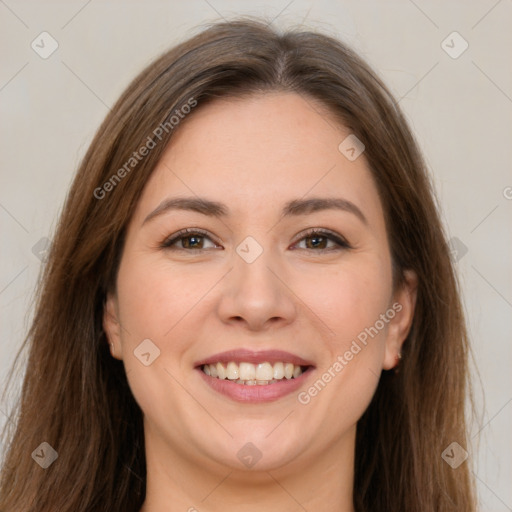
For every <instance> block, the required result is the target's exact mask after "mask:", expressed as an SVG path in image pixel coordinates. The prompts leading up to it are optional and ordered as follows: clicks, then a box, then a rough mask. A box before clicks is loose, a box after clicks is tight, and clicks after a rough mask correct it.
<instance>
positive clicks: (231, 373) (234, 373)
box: [205, 362, 240, 380]
mask: <svg viewBox="0 0 512 512" xmlns="http://www.w3.org/2000/svg"><path fill="white" fill-rule="evenodd" d="M207 366H208V365H205V368H206V367H207ZM226 376H227V378H228V379H229V380H236V379H238V378H239V377H240V372H239V371H238V365H237V364H236V363H233V362H230V363H228V365H227V366H226Z"/></svg>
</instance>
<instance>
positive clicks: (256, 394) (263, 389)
mask: <svg viewBox="0 0 512 512" xmlns="http://www.w3.org/2000/svg"><path fill="white" fill-rule="evenodd" d="M197 370H198V371H199V373H200V374H201V377H202V378H203V380H204V381H205V382H206V384H208V385H209V386H210V387H211V388H212V389H213V390H215V391H217V392H218V393H221V394H222V395H224V396H227V397H229V398H231V399H232V400H235V401H237V402H244V403H260V402H273V401H275V400H279V399H280V398H282V397H284V396H286V395H289V394H290V393H293V392H294V391H296V390H297V389H299V388H300V387H301V386H302V385H303V384H304V382H305V381H306V379H307V378H309V376H310V374H311V373H312V370H313V367H309V368H308V369H307V370H306V371H305V372H304V373H302V374H301V375H300V376H299V377H297V378H294V379H282V380H279V381H278V382H274V383H273V384H263V385H260V384H255V385H254V386H247V385H246V384H237V383H236V382H233V381H230V380H228V379H222V380H221V379H217V378H216V377H210V376H209V375H206V373H204V372H203V370H202V369H201V368H197Z"/></svg>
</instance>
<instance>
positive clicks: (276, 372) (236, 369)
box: [203, 361, 302, 386]
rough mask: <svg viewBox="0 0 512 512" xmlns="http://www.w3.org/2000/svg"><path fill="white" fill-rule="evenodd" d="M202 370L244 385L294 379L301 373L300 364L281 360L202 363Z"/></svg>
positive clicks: (210, 374)
mask: <svg viewBox="0 0 512 512" xmlns="http://www.w3.org/2000/svg"><path fill="white" fill-rule="evenodd" d="M203 371H204V373H206V375H209V376H211V377H215V378H218V379H221V380H223V379H229V380H231V381H233V382H235V383H236V384H245V385H246V386H256V385H258V386H265V385H267V384H274V383H275V382H278V381H279V380H283V379H288V380H289V379H296V378H297V377H299V376H300V375H301V374H302V368H301V367H300V366H296V365H294V364H293V363H283V362H277V363H274V364H273V365H272V364H270V363H269V362H264V363H259V364H256V365H254V364H252V363H245V362H241V363H236V362H234V361H230V362H228V363H227V364H224V363H221V362H219V363H216V364H205V365H203Z"/></svg>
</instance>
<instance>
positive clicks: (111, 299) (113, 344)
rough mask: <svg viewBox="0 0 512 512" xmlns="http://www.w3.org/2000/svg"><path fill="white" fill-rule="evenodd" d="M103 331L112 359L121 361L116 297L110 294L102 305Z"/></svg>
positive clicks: (119, 325) (119, 326) (119, 327)
mask: <svg viewBox="0 0 512 512" xmlns="http://www.w3.org/2000/svg"><path fill="white" fill-rule="evenodd" d="M103 330H104V331H105V334H106V335H107V340H108V342H109V344H110V353H111V354H112V357H115V358H116V359H121V360H122V357H121V354H122V345H121V324H120V322H119V309H118V304H117V297H116V295H115V294H114V293H110V292H109V293H108V294H107V298H106V300H105V303H104V304H103Z"/></svg>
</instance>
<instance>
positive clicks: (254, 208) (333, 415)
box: [104, 93, 417, 512]
mask: <svg viewBox="0 0 512 512" xmlns="http://www.w3.org/2000/svg"><path fill="white" fill-rule="evenodd" d="M348 134H349V132H348V131H347V130H346V129H345V128H344V127H342V126H340V125H339V124H337V123H336V122H335V121H334V119H333V118H332V117H331V116H330V115H329V113H328V112H326V111H325V110H324V109H323V108H322V106H321V105H320V104H319V103H317V102H316V101H314V100H313V99H311V98H304V97H301V96H299V95H297V94H294V93H266V94H263V95H262V94H260V95H255V96H251V97H249V98H245V99H228V100H216V101H215V102H213V103H211V104H209V105H205V106H202V107H201V105H199V106H198V109H197V110H196V111H194V113H193V115H190V116H189V117H188V118H187V119H186V121H184V122H182V124H181V125H180V126H179V129H178V130H177V131H176V133H175V135H174V138H173V140H172V141H171V143H170V145H169V146H168V147H167V148H166V151H165V153H164V155H163V157H162V159H161V161H160V163H159V164H158V166H157V167H156V169H155V171H154V172H153V174H152V176H151V178H150V179H149V181H148V183H147V185H146V187H145V189H144V191H143V194H142V197H141V199H140V201H139V203H138V205H137V208H136V210H135V212H134V215H133V218H132V219H131V222H130V224H129V227H128V231H127V238H126V245H125V247H124V251H123V255H122V258H121V263H120V268H119V274H118V279H117V285H116V290H115V293H113V294H110V295H109V296H108V297H107V302H106V307H105V314H104V327H105V330H106V332H107V335H108V338H109V342H110V343H111V347H112V354H113V356H114V357H116V358H118V359H122V360H123V361H124V365H125V368H126V372H127V376H128V380H129V384H130V387H131V390H132V392H133V394H134V397H135V399H136V400H137V402H138V404H139V405H140V407H141V409H142V411H143V413H144V430H145V447H146V458H147V469H148V476H147V496H146V501H145V503H144V506H143V508H142V511H143V512H163V511H169V510H172V511H187V510H188V511H193V510H198V511H201V512H203V511H205V512H207V511H221V510H222V511H225V510H239V511H244V512H250V511H256V510H258V511H260V510H266V511H269V512H273V511H282V510H288V511H303V510H309V511H312V510H324V511H326V512H329V511H333V512H334V511H337V512H339V511H340V510H343V511H347V512H351V511H353V510H354V508H353V504H352V486H353V473H354V446H355V432H356V423H357V421H358V419H359V418H360V417H361V415H362V414H363V412H364V411H365V409H366V408H367V407H368V405H369V403H370V400H371V398H372V396H373V394H374V392H375V389H376V386H377V383H378V378H379V375H380V373H381V371H382V370H389V369H391V368H393V367H394V366H395V365H396V363H397V354H398V353H399V351H400V347H401V344H402V343H403V341H404V339H405V338H406V336H407V333H408V332H409V329H410V326H411V323H412V317H413V313H414V304H415V300H416V286H417V280H416V277H415V275H414V274H413V273H412V272H410V271H408V272H407V273H406V282H405V284H404V286H402V287H401V288H399V289H397V290H393V287H392V274H391V257H390V248H389V244H388V239H387V232H386V226H385V221H384V214H383V210H382V205H381V203H380V200H379V197H378V194H377V189H376V186H375V183H374V181H373V178H372V177H371V174H370V171H369V169H368V166H367V163H366V161H365V158H364V153H363V155H362V156H360V157H359V158H357V159H356V160H355V161H353V162H351V161H349V160H348V159H347V158H346V157H345V156H344V155H343V154H342V153H341V152H340V151H339V150H338V146H339V144H340V142H341V141H342V140H343V139H344V138H345V137H346V136H347V135H348ZM127 179H129V178H127ZM183 196H199V197H205V198H207V199H210V200H214V201H219V202H222V203H225V204H226V206H227V207H228V208H229V210H230V212H231V215H230V216H227V217H226V218H222V219H219V218H215V217H211V216H207V215H203V214H201V213H198V212H193V211H184V210H181V211H180V210H172V211H167V212H165V213H162V214H161V215H157V216H155V217H154V218H152V219H151V220H149V221H147V222H145V223H144V219H145V218H146V217H147V216H148V215H149V214H150V213H151V212H152V211H153V210H155V208H157V207H158V206H159V205H160V204H161V202H162V201H163V200H165V199H167V198H170V197H183ZM311 197H341V198H344V199H346V200H349V201H351V202H353V203H354V204H355V205H357V206H358V207H359V208H360V210H361V211H362V212H363V214H364V216H365V217H366V219H367V225H365V224H364V223H363V222H362V221H361V220H360V219H359V218H358V217H357V216H356V215H354V214H353V213H351V212H348V211H341V210H335V209H329V210H323V211H316V212H312V213H308V214H305V215H300V216H290V217H280V212H281V208H282V206H283V205H284V203H285V202H287V201H290V200H292V199H304V198H311ZM183 228H202V229H203V230H206V231H208V233H210V234H211V236H208V237H205V238H199V239H198V240H195V241H194V240H191V239H190V238H188V239H186V240H183V241H182V242H180V241H178V242H176V243H175V245H174V248H175V249H174V250H172V249H162V248H161V247H160V244H161V243H162V242H163V241H164V240H165V239H166V238H168V237H169V236H170V235H172V234H174V233H176V232H177V231H179V230H180V229H183ZM307 228H325V229H329V230H332V231H333V232H335V233H337V234H338V235H340V236H342V237H344V238H345V239H346V240H347V241H348V243H349V244H350V245H351V248H349V249H347V248H338V249H336V250H330V251H329V250H328V249H329V248H331V247H335V248H336V247H337V244H336V243H335V242H333V241H328V240H325V239H323V238H321V239H320V240H316V241H317V245H315V244H314V243H313V244H312V242H314V241H315V236H314V235H313V236H309V238H304V235H303V234H302V233H303V232H304V231H305V230H306V229H307ZM247 236H251V237H253V238H254V239H255V240H256V241H257V242H258V243H259V245H260V246H261V247H262V249H263V252H262V254H261V255H260V256H259V257H258V258H257V259H256V260H255V261H254V262H252V263H247V262H246V261H245V260H244V259H242V258H241V257H240V256H239V254H238V253H237V252H236V248H237V246H238V245H239V244H240V243H241V242H242V241H243V240H244V239H245V238H246V237H247ZM318 236H322V235H318ZM187 242H189V243H190V242H192V246H193V247H199V249H193V250H192V249H187V248H183V247H185V246H186V243H187ZM318 242H320V244H319V245H320V247H319V248H318ZM184 244H185V245H184ZM323 244H327V245H323ZM188 247H190V245H189V246H188ZM201 247H202V249H201ZM292 247H294V248H295V249H292ZM322 248H327V250H324V251H322V250H321V249H322ZM180 249H181V250H180ZM187 251H188V252H187ZM394 303H399V304H400V305H401V306H402V308H401V311H400V312H399V313H397V314H396V315H395V316H394V318H393V319H391V320H389V321H388V322H387V323H385V326H384V328H382V329H381V330H380V331H379V332H378V334H377V335H376V336H374V337H373V338H369V342H368V344H367V345H366V346H364V348H363V349H362V350H361V351H360V352H358V353H357V354H356V355H354V357H353V359H352V360H351V361H349V362H348V363H347V365H346V366H345V367H344V368H343V370H342V371H340V372H338V373H336V376H335V377H334V378H332V380H331V381H330V382H329V383H328V384H327V385H326V386H325V387H324V388H323V389H322V390H321V392H319V393H318V394H317V395H316V396H314V397H313V398H311V401H310V402H309V403H307V404H301V403H299V401H298V400H297V392H294V393H291V394H290V395H288V396H285V397H283V398H280V399H279V400H277V401H274V402H269V403H262V404H250V403H239V402H235V401H232V400H230V399H229V398H227V397H225V396H223V395H220V394H218V393H217V392H215V391H213V390H212V389H211V388H210V387H209V386H207V385H206V384H205V383H204V382H203V379H202V378H201V375H200V374H199V373H198V371H197V370H194V363H195V362H197V361H198V360H200V359H202V358H205V357H208V356H211V355H213V354H216V353H218V352H222V351H224V350H230V349H234V348H249V349H252V350H266V349H280V350H285V351H288V352H292V353H294V354H297V355H299V356H301V357H303V358H304V359H307V360H311V361H313V362H314V364H315V367H316V368H315V370H314V372H313V373H312V374H311V375H310V377H309V378H308V381H307V384H304V386H303V387H302V388H301V389H300V390H299V391H304V390H307V389H308V387H310V386H311V385H313V384H314V382H315V381H316V380H317V379H318V378H320V377H321V375H322V374H323V373H324V372H326V371H327V370H328V368H330V367H331V368H332V366H333V363H334V362H335V361H336V360H337V356H338V355H343V354H344V353H345V352H346V351H347V350H348V349H349V348H350V346H351V343H352V341H353V340H354V339H356V338H357V336H358V334H360V333H361V332H362V331H364V329H365V328H367V327H370V326H373V325H375V323H376V321H377V320H378V319H379V318H380V315H381V314H384V313H385V312H386V310H388V309H389V308H391V307H392V304H394ZM148 338H149V339H151V340H152V342H153V343H154V344H155V345H156V346H157V347H158V348H159V350H160V355H159V357H157V358H156V359H155V360H154V362H152V364H150V365H149V366H145V365H143V364H142V363H141V362H140V360H139V359H138V358H137V357H135V356H134V350H135V349H136V347H137V346H138V345H139V344H140V343H141V341H142V340H144V339H148ZM248 442H251V443H253V445H255V446H256V447H257V449H258V450H259V452H261V455H262V456H261V459H260V460H259V461H258V462H257V464H256V465H255V466H253V467H252V468H247V467H245V466H244V464H242V463H241V461H240V460H239V459H238V457H237V452H238V450H240V449H241V448H242V447H243V446H244V445H245V444H246V443H248Z"/></svg>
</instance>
